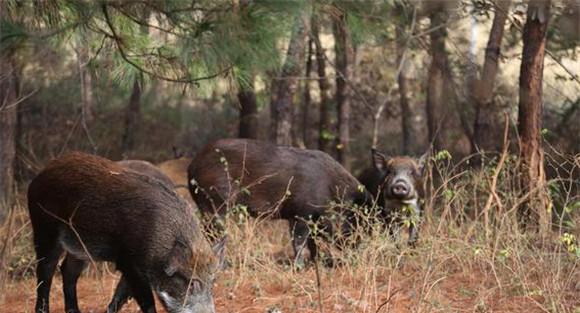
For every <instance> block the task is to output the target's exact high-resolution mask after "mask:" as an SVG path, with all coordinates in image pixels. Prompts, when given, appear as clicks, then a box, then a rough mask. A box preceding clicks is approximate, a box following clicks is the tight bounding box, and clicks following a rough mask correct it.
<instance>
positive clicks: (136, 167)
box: [117, 160, 174, 187]
mask: <svg viewBox="0 0 580 313" xmlns="http://www.w3.org/2000/svg"><path fill="white" fill-rule="evenodd" d="M117 164H119V165H121V166H122V167H124V168H127V169H130V170H133V171H135V172H137V173H141V174H144V175H148V176H151V177H153V178H156V179H159V180H160V181H162V182H164V183H166V184H167V186H170V187H174V183H173V181H172V180H171V178H169V177H168V176H167V175H165V174H164V173H163V172H162V171H161V169H159V168H158V167H157V166H155V165H153V164H151V163H149V162H147V161H142V160H123V161H117Z"/></svg>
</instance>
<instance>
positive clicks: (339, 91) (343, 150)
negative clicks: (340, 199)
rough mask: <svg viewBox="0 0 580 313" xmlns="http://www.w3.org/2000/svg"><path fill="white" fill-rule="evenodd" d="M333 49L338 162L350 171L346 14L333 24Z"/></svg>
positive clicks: (350, 56) (349, 53)
mask: <svg viewBox="0 0 580 313" xmlns="http://www.w3.org/2000/svg"><path fill="white" fill-rule="evenodd" d="M333 34H334V48H335V53H336V56H335V57H336V62H335V63H336V70H337V76H336V95H335V101H336V106H337V111H338V124H337V127H338V143H337V145H336V149H337V156H338V161H339V162H340V164H342V165H343V166H344V167H345V168H346V169H347V170H350V125H349V124H350V102H351V98H352V97H351V93H352V89H351V88H350V87H349V86H348V82H349V81H350V79H352V61H353V47H352V42H351V38H350V32H349V30H348V28H347V25H346V14H344V13H342V14H341V15H339V16H338V17H336V19H335V20H334V22H333Z"/></svg>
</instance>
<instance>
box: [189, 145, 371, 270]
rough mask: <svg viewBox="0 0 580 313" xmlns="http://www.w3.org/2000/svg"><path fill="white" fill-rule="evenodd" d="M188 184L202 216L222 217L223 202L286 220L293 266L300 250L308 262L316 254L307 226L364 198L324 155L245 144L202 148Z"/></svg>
mask: <svg viewBox="0 0 580 313" xmlns="http://www.w3.org/2000/svg"><path fill="white" fill-rule="evenodd" d="M188 180H189V185H190V192H191V195H192V197H193V199H194V200H195V202H196V203H197V205H198V207H199V209H200V211H201V212H203V213H204V214H206V215H210V216H212V217H214V218H215V217H220V216H223V215H225V214H226V213H227V209H228V207H229V205H228V202H230V203H231V202H234V203H237V204H242V205H246V206H247V209H248V212H249V213H250V214H251V215H253V216H268V217H272V218H282V219H286V220H288V221H289V222H290V230H291V232H292V237H293V248H294V252H295V258H296V262H297V263H298V264H300V263H302V261H303V259H302V249H303V247H304V246H305V245H308V249H309V250H310V255H311V258H312V259H313V258H315V257H316V254H317V247H316V243H315V241H314V239H313V238H312V237H311V236H310V231H309V227H308V223H307V222H306V221H307V220H312V221H314V222H316V221H318V220H319V219H320V218H321V217H322V216H324V215H325V213H327V212H328V208H329V204H330V203H331V201H333V200H334V201H337V202H341V201H350V202H356V203H361V202H364V201H365V200H366V196H367V193H366V191H364V189H362V185H360V184H359V182H358V181H357V180H356V178H354V177H353V176H352V175H351V174H350V173H349V172H348V171H346V170H345V169H344V168H343V167H342V166H341V165H340V164H339V163H338V162H336V161H335V160H334V159H333V158H332V157H330V156H329V155H328V154H326V153H324V152H321V151H314V150H303V149H296V148H291V147H283V146H276V145H273V144H270V143H266V142H261V141H256V140H248V139H223V140H218V141H216V142H213V143H211V144H208V145H206V146H205V147H204V148H203V149H202V150H201V151H200V152H199V154H198V155H197V156H196V157H195V158H194V160H193V161H192V163H191V165H190V166H189V168H188ZM368 197H369V198H370V195H368ZM232 198H234V199H232ZM230 200H232V201H230ZM337 210H341V208H338V209H337ZM329 232H330V233H331V232H332V230H331V229H330V230H329Z"/></svg>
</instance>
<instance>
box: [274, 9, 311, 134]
mask: <svg viewBox="0 0 580 313" xmlns="http://www.w3.org/2000/svg"><path fill="white" fill-rule="evenodd" d="M304 12H305V13H304V14H302V16H298V17H297V18H296V20H295V22H294V29H293V31H292V37H291V38H290V44H289V45H288V52H287V54H286V60H285V61H284V66H283V67H282V73H281V74H280V75H281V77H280V78H279V79H277V81H276V82H275V86H276V100H275V102H273V103H272V113H273V116H272V117H273V118H272V121H271V122H272V123H273V125H272V126H273V127H272V130H273V133H272V141H274V142H275V143H276V144H279V145H291V144H292V113H293V109H294V106H295V101H294V97H295V95H296V91H297V89H298V78H299V76H300V74H301V73H302V67H303V63H304V62H303V60H304V48H305V45H306V34H307V28H308V26H307V24H306V23H307V22H308V21H309V17H306V16H304V15H306V12H307V10H305V11H304Z"/></svg>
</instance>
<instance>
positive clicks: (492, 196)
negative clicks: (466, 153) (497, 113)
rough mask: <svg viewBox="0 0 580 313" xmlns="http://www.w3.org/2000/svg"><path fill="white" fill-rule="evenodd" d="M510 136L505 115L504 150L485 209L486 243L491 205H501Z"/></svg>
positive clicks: (496, 168) (492, 180)
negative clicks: (500, 182) (500, 188)
mask: <svg viewBox="0 0 580 313" xmlns="http://www.w3.org/2000/svg"><path fill="white" fill-rule="evenodd" d="M508 134H509V117H508V115H507V113H506V114H505V119H504V132H503V149H502V152H501V157H500V159H499V162H498V163H497V165H496V167H495V169H494V171H493V176H492V178H491V183H490V186H489V189H490V193H489V196H488V197H487V201H486V203H485V206H484V207H483V221H484V226H485V240H486V242H487V241H488V240H489V233H490V230H489V211H490V209H491V204H492V201H493V200H494V199H495V200H496V201H498V205H501V202H500V199H499V196H498V195H497V191H496V190H497V180H498V178H499V174H500V172H501V170H502V168H503V165H504V163H505V160H506V158H507V155H508V146H509V139H508Z"/></svg>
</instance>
